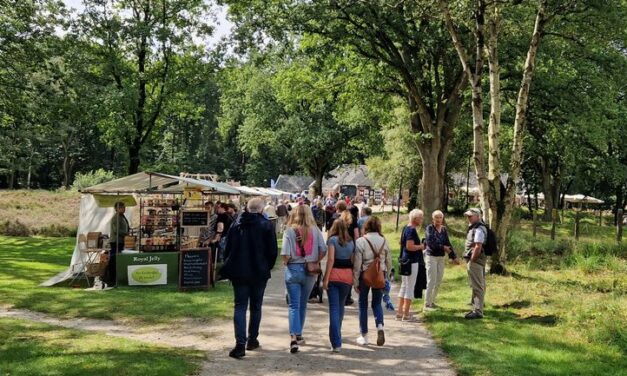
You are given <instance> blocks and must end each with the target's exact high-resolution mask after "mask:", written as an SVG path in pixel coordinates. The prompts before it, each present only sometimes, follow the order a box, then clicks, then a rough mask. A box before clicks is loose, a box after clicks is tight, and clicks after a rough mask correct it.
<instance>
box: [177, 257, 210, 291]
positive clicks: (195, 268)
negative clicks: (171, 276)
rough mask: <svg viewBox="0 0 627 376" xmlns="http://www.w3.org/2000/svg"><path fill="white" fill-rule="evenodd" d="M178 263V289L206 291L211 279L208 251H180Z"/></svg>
mask: <svg viewBox="0 0 627 376" xmlns="http://www.w3.org/2000/svg"><path fill="white" fill-rule="evenodd" d="M180 254H181V262H180V263H179V288H180V289H181V290H190V289H206V288H208V287H209V283H210V277H211V273H210V270H211V257H210V252H209V249H182V250H181V252H180Z"/></svg>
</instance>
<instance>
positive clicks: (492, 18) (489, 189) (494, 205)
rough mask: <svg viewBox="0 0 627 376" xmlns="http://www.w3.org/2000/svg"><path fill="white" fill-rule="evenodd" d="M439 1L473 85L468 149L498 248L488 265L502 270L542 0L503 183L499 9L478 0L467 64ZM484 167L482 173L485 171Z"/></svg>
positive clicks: (542, 16)
mask: <svg viewBox="0 0 627 376" xmlns="http://www.w3.org/2000/svg"><path fill="white" fill-rule="evenodd" d="M440 6H441V7H442V10H443V12H444V15H445V20H446V26H447V29H448V31H449V34H450V35H451V39H452V41H453V44H454V46H455V50H456V51H457V53H458V55H459V58H460V60H461V63H462V66H463V67H464V72H465V73H466V75H467V76H468V79H469V81H470V82H471V85H472V115H473V141H474V142H473V145H474V149H473V154H474V161H475V169H476V173H477V180H478V182H479V190H480V192H481V206H482V208H483V210H484V216H485V215H486V214H487V218H488V221H489V224H490V226H491V227H492V229H493V230H494V232H495V233H496V236H497V241H498V248H499V252H498V254H497V255H494V256H492V264H491V267H490V271H491V272H493V273H498V274H504V273H506V272H507V271H506V269H505V262H506V259H507V258H506V255H507V250H506V246H507V242H506V240H507V232H508V230H509V227H510V223H511V217H512V209H513V206H514V204H515V199H516V183H517V182H518V178H519V175H520V164H521V160H522V145H523V133H524V129H525V120H526V111H527V104H528V97H529V88H530V85H531V79H532V78H533V71H534V67H535V58H536V53H537V50H538V47H539V45H540V41H541V38H542V34H543V30H544V24H545V23H546V16H545V11H546V6H547V1H546V0H542V1H541V3H540V6H539V8H538V12H537V14H536V22H535V26H534V31H533V35H532V38H531V43H530V45H529V49H528V51H527V59H526V61H525V66H524V68H523V79H522V83H521V86H520V90H519V93H518V99H517V102H516V118H515V121H514V140H513V144H512V157H511V163H510V171H509V177H508V181H507V186H506V187H505V189H503V187H502V183H501V178H500V175H501V166H500V156H499V148H500V145H499V142H500V114H501V108H500V106H501V103H500V101H501V98H500V96H501V93H500V72H499V60H498V54H497V52H498V33H499V23H500V14H499V9H498V6H497V4H496V3H495V2H493V3H490V5H487V4H486V3H485V1H483V0H479V1H478V3H477V6H476V9H475V13H474V17H475V30H474V34H475V46H474V47H475V48H476V51H475V65H474V71H473V67H471V65H470V59H469V56H468V53H467V52H466V49H465V47H464V45H463V42H462V40H461V38H460V36H459V34H458V32H457V29H456V28H455V26H454V24H453V20H452V17H451V15H450V11H449V9H448V5H447V2H446V1H444V0H442V1H440ZM486 9H488V16H489V22H488V28H487V35H488V37H487V43H488V46H487V47H488V48H487V52H488V63H489V68H490V69H489V72H490V124H489V129H488V136H489V149H488V152H489V157H488V158H489V160H488V163H489V164H488V166H487V167H488V168H487V169H486V165H485V159H484V152H485V150H486V149H485V145H484V132H483V127H484V125H483V123H484V120H483V96H482V95H483V94H482V92H481V83H482V77H483V63H484V59H483V54H484V47H485V42H486V37H485V36H486V33H485V15H486ZM486 170H487V172H488V173H487V174H486Z"/></svg>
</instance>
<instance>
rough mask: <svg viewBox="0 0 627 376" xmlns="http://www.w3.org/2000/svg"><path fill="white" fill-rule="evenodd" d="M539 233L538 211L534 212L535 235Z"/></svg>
mask: <svg viewBox="0 0 627 376" xmlns="http://www.w3.org/2000/svg"><path fill="white" fill-rule="evenodd" d="M537 234H538V213H536V212H535V211H534V212H533V237H534V238H535V237H536V235H537Z"/></svg>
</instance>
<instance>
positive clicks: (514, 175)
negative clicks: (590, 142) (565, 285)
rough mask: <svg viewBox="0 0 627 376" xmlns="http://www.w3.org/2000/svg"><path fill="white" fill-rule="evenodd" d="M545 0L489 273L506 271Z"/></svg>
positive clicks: (536, 29) (517, 121) (528, 61)
mask: <svg viewBox="0 0 627 376" xmlns="http://www.w3.org/2000/svg"><path fill="white" fill-rule="evenodd" d="M546 8H547V0H543V1H541V2H540V5H539V7H538V12H537V13H536V20H535V25H534V28H533V34H532V36H531V42H530V43H529V49H528V50H527V58H526V60H525V65H524V68H523V76H522V82H521V84H520V89H519V91H518V98H517V100H516V118H515V119H514V137H513V142H512V156H511V162H510V167H509V177H508V179H507V190H506V194H505V198H504V200H503V201H504V202H503V216H502V218H501V220H500V224H499V228H498V231H497V232H496V236H497V238H498V240H499V252H498V255H496V256H492V266H491V271H493V272H495V273H503V272H505V262H506V261H507V249H506V241H505V240H506V237H507V231H508V230H509V227H510V224H511V220H512V210H513V208H514V204H515V202H516V185H517V183H518V179H519V177H520V169H521V163H522V150H523V141H524V132H525V123H526V120H527V106H528V105H529V90H530V88H531V81H532V79H533V74H534V71H535V66H536V56H537V53H538V48H539V47H540V42H541V41H542V37H543V35H544V27H545V25H546V22H547V16H546Z"/></svg>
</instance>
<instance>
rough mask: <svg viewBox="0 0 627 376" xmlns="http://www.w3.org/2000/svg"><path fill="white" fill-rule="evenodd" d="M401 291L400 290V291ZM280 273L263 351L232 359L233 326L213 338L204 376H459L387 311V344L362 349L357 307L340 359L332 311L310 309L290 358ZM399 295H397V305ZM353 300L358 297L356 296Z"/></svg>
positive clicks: (422, 332)
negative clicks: (332, 331)
mask: <svg viewBox="0 0 627 376" xmlns="http://www.w3.org/2000/svg"><path fill="white" fill-rule="evenodd" d="M396 287H398V286H396ZM284 291H285V285H284V283H283V273H282V271H281V269H279V270H275V271H274V273H273V278H272V279H271V280H270V281H269V283H268V288H267V289H266V297H265V300H264V307H263V317H262V319H261V330H260V335H259V342H260V343H261V346H262V348H261V349H260V350H257V351H247V352H246V357H245V358H243V359H241V360H235V359H231V358H229V356H228V351H229V350H230V349H231V348H232V347H233V346H234V343H235V339H234V336H233V327H232V323H224V325H223V330H216V331H214V332H217V333H221V334H220V335H219V336H218V337H217V338H212V339H211V340H210V343H213V346H215V347H213V348H212V351H210V353H209V361H208V362H207V363H205V364H204V366H203V370H202V375H206V376H210V375H211V376H213V375H281V376H283V375H285V376H287V375H447V376H448V375H455V371H454V369H453V367H452V366H451V364H450V362H449V361H448V359H447V358H446V357H445V356H444V354H443V352H442V351H441V350H440V349H439V348H438V346H437V345H436V343H435V342H434V341H433V339H432V338H431V336H430V334H429V333H428V332H427V330H426V329H425V328H424V326H423V325H422V324H418V323H401V322H399V321H396V320H395V319H394V314H393V313H390V312H387V311H385V315H386V316H385V329H386V330H385V336H386V343H385V345H384V346H383V347H378V346H376V345H372V344H371V345H370V346H367V347H362V346H358V345H357V344H356V339H357V337H358V335H359V321H358V318H357V314H358V310H357V306H356V305H357V303H355V304H354V305H353V306H351V307H347V309H346V312H345V317H344V323H343V325H342V334H343V337H342V338H343V342H344V343H343V345H342V351H341V353H338V354H336V353H332V352H331V345H330V343H329V336H328V331H329V317H328V305H327V301H326V294H325V300H324V303H323V304H309V306H308V307H309V308H308V313H307V321H306V323H305V330H304V333H303V336H304V337H305V339H306V341H307V343H306V344H305V345H302V346H300V353H298V354H291V353H290V352H289V351H288V349H289V343H290V338H289V334H288V333H289V332H288V323H287V305H286V303H285V292H284ZM395 296H396V295H395V294H392V297H393V300H394V301H395V304H396V297H395ZM353 297H354V298H356V294H355V293H354V292H353ZM370 320H371V322H369V330H370V335H369V340H370V342H371V343H374V342H375V341H376V330H375V329H374V328H375V327H374V318H373V317H372V315H371V316H370Z"/></svg>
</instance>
